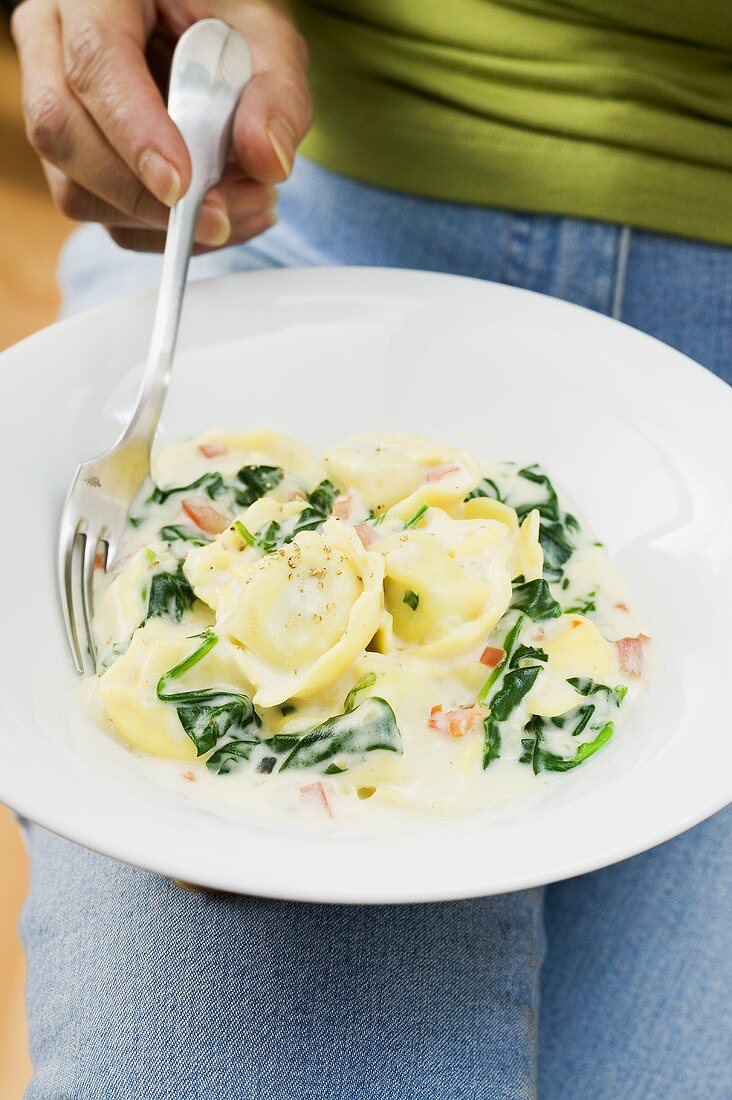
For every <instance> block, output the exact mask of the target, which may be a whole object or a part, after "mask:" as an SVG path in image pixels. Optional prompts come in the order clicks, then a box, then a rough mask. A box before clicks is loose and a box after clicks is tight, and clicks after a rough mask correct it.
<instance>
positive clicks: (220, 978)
mask: <svg viewBox="0 0 732 1100" xmlns="http://www.w3.org/2000/svg"><path fill="white" fill-rule="evenodd" d="M281 214H282V216H281V219H280V222H279V223H278V225H277V226H276V227H275V228H274V229H273V230H271V231H270V232H268V233H267V234H266V235H265V236H264V237H262V238H260V239H258V240H257V241H255V242H253V243H252V244H251V245H249V246H244V247H238V248H232V249H226V250H224V251H223V252H220V253H215V254H211V255H208V256H203V257H199V258H197V259H195V260H194V261H193V264H192V275H193V277H195V278H204V277H209V276H211V275H220V274H227V273H230V272H234V271H242V270H248V269H255V268H261V267H271V266H290V265H304V266H308V265H312V264H326V263H328V264H343V263H355V264H375V265H386V266H399V267H414V268H424V269H428V270H436V271H450V272H455V273H458V274H465V275H472V276H474V277H477V278H486V279H493V280H496V281H500V282H505V283H510V284H512V285H517V286H525V287H528V288H529V289H532V290H536V291H539V292H542V293H547V294H551V295H553V296H557V297H561V298H565V299H567V300H569V301H573V302H577V303H579V304H580V305H585V306H587V307H588V308H591V309H595V310H598V311H600V312H603V313H608V314H613V315H615V316H618V317H619V318H620V319H622V320H627V321H628V322H629V323H631V324H633V325H635V326H636V327H638V328H641V329H643V330H644V331H648V332H651V333H652V334H653V335H656V336H658V337H659V338H660V339H663V340H666V341H667V342H669V343H671V344H673V345H674V346H676V347H678V348H679V349H680V350H682V351H684V352H686V353H687V354H691V355H693V356H694V357H696V358H697V359H698V360H699V361H701V362H702V363H703V364H704V365H705V366H707V367H709V368H710V369H712V370H714V371H716V372H717V373H718V374H721V375H722V377H726V378H727V379H729V378H730V374H729V371H730V363H731V362H732V250H730V249H725V248H721V247H720V248H717V247H715V246H712V245H704V244H699V243H696V242H692V241H683V240H680V239H674V238H668V237H662V236H659V235H656V234H650V233H640V232H636V231H632V232H631V231H630V230H627V229H625V230H624V229H622V228H620V227H618V226H612V225H605V224H602V223H597V222H583V221H578V220H574V219H567V218H553V217H544V216H541V215H525V214H518V213H511V212H507V211H499V210H490V209H484V208H480V207H470V206H460V205H457V204H448V203H439V202H434V201H432V200H428V199H419V198H414V197H410V196H407V195H401V194H396V193H394V192H389V191H385V190H381V189H379V188H373V187H366V186H364V185H361V184H358V183H356V182H354V181H351V180H346V179H343V178H340V177H338V176H335V175H333V174H332V173H328V172H325V171H324V170H323V169H320V168H317V167H316V166H314V165H312V164H309V163H308V162H306V161H302V160H301V161H300V162H299V164H298V166H297V168H296V170H295V173H294V176H293V179H292V180H291V181H290V182H289V183H288V184H287V185H286V186H285V187H284V188H283V195H282V201H281ZM158 274H159V259H158V258H156V257H148V256H144V257H143V256H138V255H135V254H132V253H124V252H122V251H121V250H119V249H118V248H116V246H114V245H113V244H112V243H111V242H110V241H109V240H108V238H107V237H106V235H105V234H104V232H103V231H102V230H101V229H99V228H97V227H87V228H85V229H83V230H82V231H80V232H79V233H77V234H75V235H74V237H73V238H72V239H71V241H70V242H69V244H68V245H67V246H66V248H65V251H64V256H63V259H62V271H61V277H62V283H63V286H64V290H65V312H66V313H70V312H75V311H77V310H79V309H85V308H89V307H91V306H94V305H98V304H100V303H101V302H103V301H107V300H110V299H112V298H114V297H119V296H122V295H126V294H131V293H136V292H138V291H142V290H145V289H148V288H150V287H153V286H155V285H156V281H157V278H158ZM730 823H732V815H731V814H730V812H729V811H727V812H726V813H723V814H719V815H717V816H716V817H715V818H713V819H711V820H710V821H708V822H705V823H704V824H702V825H700V826H698V827H697V828H696V829H693V830H692V831H690V832H688V833H686V834H685V835H684V836H682V837H679V838H677V839H676V840H673V841H671V842H669V843H668V844H665V845H662V846H661V847H660V848H657V849H654V850H653V851H651V852H647V853H645V854H643V855H641V856H638V857H636V858H635V859H633V860H629V861H626V862H625V863H622V864H620V865H618V866H617V867H612V868H608V869H606V870H603V871H599V872H596V873H595V874H593V875H585V876H583V877H581V878H579V879H575V880H572V881H570V882H567V883H562V884H558V885H555V886H552V887H549V888H547V889H546V890H545V891H539V890H536V891H527V892H524V893H520V894H513V895H507V896H504V897H499V898H488V899H479V900H476V901H467V902H456V903H449V904H435V905H420V906H402V907H391V906H389V907H383V908H378V907H360V908H348V907H341V906H330V907H328V906H318V905H302V904H296V903H285V902H273V901H265V900H260V899H256V898H238V897H233V896H229V895H221V894H203V893H191V892H187V891H181V890H180V889H178V888H177V887H175V886H173V885H171V884H170V883H168V882H166V881H164V880H161V879H158V878H156V877H155V876H152V875H149V874H147V873H146V872H142V871H138V870H135V869H131V868H127V867H124V866H122V865H120V864H117V863H114V862H113V861H111V860H107V859H105V858H103V857H101V856H97V855H94V854H92V853H90V852H87V851H85V850H83V849H80V848H78V847H76V846H74V845H72V844H69V843H68V842H66V841H63V840H60V839H58V838H56V837H53V836H52V835H51V834H48V833H45V832H44V831H43V830H41V829H39V828H37V827H31V828H30V830H29V840H30V849H31V857H32V889H31V894H30V897H29V900H28V904H27V906H26V909H25V913H24V917H23V926H22V931H23V936H24V940H25V944H26V950H27V952H28V958H29V985H28V1006H29V1021H30V1029H31V1045H32V1054H33V1059H34V1064H35V1067H36V1076H35V1078H34V1081H33V1083H32V1085H31V1086H30V1089H29V1091H28V1093H27V1096H28V1098H29V1100H56V1098H59V1100H60V1098H61V1097H63V1098H70V1100H77V1098H78V1100H82V1098H83V1100H122V1098H125V1100H127V1098H130V1100H132V1098H137V1097H145V1098H146V1100H148V1098H149V1100H158V1098H163V1097H164V1098H166V1100H167V1098H168V1097H170V1098H171V1100H173V1098H174V1100H189V1098H191V1100H194V1098H195V1100H197V1098H199V1097H201V1098H204V1097H205V1098H206V1100H224V1098H226V1100H229V1098H234V1097H236V1098H237V1100H239V1098H241V1100H249V1098H250V1097H251V1098H254V1097H256V1098H257V1100H280V1098H283V1100H284V1098H285V1097H287V1100H300V1098H302V1100H310V1098H313V1100H314V1098H316V1097H317V1098H318V1100H336V1098H338V1100H341V1098H343V1100H351V1098H353V1100H371V1098H372V1097H374V1098H376V1097H379V1098H380V1100H422V1098H425V1100H427V1098H430V1100H432V1098H435V1100H438V1098H439V1100H442V1098H456V1100H458V1098H463V1097H465V1098H468V1097H469V1098H471V1100H482V1098H484V1097H485V1098H487V1100H488V1098H489V1100H512V1098H514V1097H516V1098H524V1097H526V1098H529V1097H532V1096H535V1095H536V1090H537V1069H536V1064H537V1056H538V1057H539V1058H540V1062H539V1077H538V1080H539V1085H538V1088H539V1095H540V1096H541V1098H542V1100H554V1098H555V1097H556V1098H557V1100H559V1098H561V1100H574V1098H577V1100H585V1098H589V1097H592V1098H593V1100H616V1098H618V1097H622V1098H623V1100H636V1098H637V1100H676V1098H677V1097H678V1100H682V1098H685V1097H688V1096H690V1095H696V1096H703V1097H704V1098H705V1100H717V1098H719V1100H722V1098H723V1097H726V1096H728V1095H729V1089H728V1086H727V1085H726V1080H725V1066H726V1064H727V1063H729V1061H730V1060H732V1050H730V1048H729V1041H728V1039H727V1036H728V1035H729V1033H730V1029H729V1027H727V1028H726V1030H725V1028H724V1024H723V1016H724V1012H725V1005H726V995H725V989H726V990H728V989H729V985H730V977H732V975H730V972H729V961H728V960H729V959H730V958H732V950H731V948H732V944H731V943H730V934H729V919H728V913H729V908H730V898H729V894H730V873H729V871H730V868H729V855H728V854H727V853H729V851H730V849H731V847H732V845H730V836H729V833H730ZM486 858H490V853H489V851H487V852H486ZM725 914H727V916H725ZM544 920H545V921H546V929H547V935H548V956H547V960H546V963H545V965H544V968H543V974H541V963H542V957H543V952H544V930H543V922H544ZM540 980H541V1014H540V1027H539V1028H538V1032H539V1035H538V1039H537V1021H538V1017H537V1012H538V991H539V982H540Z"/></svg>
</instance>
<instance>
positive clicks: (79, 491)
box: [58, 19, 252, 676]
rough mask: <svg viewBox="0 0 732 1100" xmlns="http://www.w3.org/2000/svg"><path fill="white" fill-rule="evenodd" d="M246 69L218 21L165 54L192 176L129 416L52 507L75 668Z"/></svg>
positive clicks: (171, 235)
mask: <svg viewBox="0 0 732 1100" xmlns="http://www.w3.org/2000/svg"><path fill="white" fill-rule="evenodd" d="M251 71H252V65H251V57H250V53H249V47H248V46H247V43H246V41H245V40H244V38H243V37H242V36H241V35H240V34H239V33H238V31H235V30H233V29H232V28H231V27H229V26H227V24H226V23H222V22H221V21H220V20H218V19H204V20H201V21H200V22H199V23H195V24H194V25H193V26H192V27H191V28H190V29H189V30H187V31H186V33H185V34H184V35H183V36H182V38H181V39H180V41H179V42H178V45H177V47H176V50H175V54H174V56H173V64H172V68H171V74H170V91H169V94H168V111H169V113H170V116H171V118H172V119H173V121H174V122H175V123H176V125H177V126H178V129H179V130H180V132H181V134H182V135H183V138H184V140H185V142H186V145H187V146H188V151H189V153H190V158H191V167H192V174H191V184H190V187H189V188H188V191H187V192H186V194H185V195H184V196H183V198H182V199H181V200H180V202H178V203H176V205H175V206H174V207H173V209H172V211H171V214H170V220H169V222H168V235H167V239H166V242H165V255H164V257H163V267H162V273H161V276H160V290H159V293H158V302H157V308H156V311H155V320H154V322H153V329H152V334H151V337H150V348H149V351H148V356H147V360H146V363H145V369H144V373H143V377H142V383H141V385H140V390H139V393H138V396H137V402H136V404H135V408H134V411H133V413H132V416H131V418H130V422H129V424H128V425H127V428H126V429H125V431H124V432H123V433H122V435H121V436H120V438H119V439H118V440H117V442H116V443H115V445H114V446H113V447H112V448H111V449H110V450H108V451H105V453H104V454H102V455H99V457H98V458H93V459H91V460H90V461H89V462H83V463H82V464H81V466H79V467H78V469H77V471H76V474H75V475H74V479H73V481H72V483H71V487H70V488H69V491H68V494H67V497H66V501H65V503H64V507H63V512H62V514H61V523H60V529H59V539H58V583H59V591H60V596H61V608H62V611H63V618H64V625H65V627H66V634H67V636H68V640H69V646H70V647H71V655H72V657H73V661H74V665H75V668H76V671H77V672H78V673H79V675H80V676H81V675H83V674H84V671H85V664H86V663H87V661H89V662H90V663H91V666H92V668H94V669H96V647H95V644H94V635H93V631H92V615H93V587H94V570H95V567H96V568H104V569H107V568H109V567H110V566H111V565H112V564H113V562H114V559H115V557H116V555H117V551H118V548H119V541H120V538H121V536H122V533H123V531H124V528H125V524H126V522H127V515H128V511H129V507H130V504H131V503H132V500H133V498H134V496H135V494H136V492H137V491H138V489H139V488H140V485H141V484H142V482H143V480H144V479H145V477H146V476H147V475H148V474H149V472H150V449H151V447H152V442H153V438H154V435H155V431H156V429H157V426H158V420H159V419H160V413H161V412H162V408H163V403H164V401H165V395H166V392H167V389H168V382H169V380H170V368H171V364H172V360H173V352H174V350H175V343H176V338H177V335H178V324H179V321H180V314H181V307H182V304H183V293H184V290H185V284H186V275H187V272H188V262H189V260H190V256H191V250H192V248H193V237H194V232H195V227H196V222H197V221H198V214H199V211H200V208H201V203H202V201H203V198H204V196H205V195H206V192H207V191H208V190H209V189H210V188H211V187H213V186H214V184H216V183H218V181H219V180H220V179H221V175H222V173H223V170H224V166H225V164H226V158H227V156H228V152H229V145H230V141H231V125H232V119H233V115H234V110H235V108H236V105H237V103H238V100H239V96H240V95H241V93H242V91H243V89H244V87H245V86H246V84H247V82H248V80H249V78H250V76H251Z"/></svg>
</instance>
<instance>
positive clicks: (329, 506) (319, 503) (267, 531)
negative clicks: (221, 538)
mask: <svg viewBox="0 0 732 1100" xmlns="http://www.w3.org/2000/svg"><path fill="white" fill-rule="evenodd" d="M337 496H338V490H337V489H336V487H335V485H332V484H331V482H330V481H328V480H326V481H321V483H320V485H317V486H316V487H315V489H313V491H312V493H308V497H307V500H308V507H307V508H303V510H302V511H301V512H298V513H297V514H296V515H294V516H291V517H290V518H289V519H287V520H284V521H283V522H282V523H278V521H277V520H272V521H271V522H270V523H268V524H267V526H266V527H263V528H262V530H261V531H259V532H258V533H257V534H256V535H255V534H252V532H251V531H248V530H247V529H246V527H244V524H243V523H240V522H237V523H235V527H236V529H237V531H238V532H239V534H240V535H241V536H242V538H243V539H245V540H246V541H247V542H248V543H249V544H250V545H251V546H258V547H259V549H260V550H263V551H264V553H265V554H271V553H272V551H273V550H279V549H280V547H282V546H285V545H286V544H287V543H288V542H292V540H293V539H294V537H295V535H297V534H299V533H300V531H316V530H318V529H319V528H320V527H322V526H323V524H324V523H325V521H326V520H327V518H328V516H329V515H330V513H331V511H332V510H333V502H334V500H335V498H336V497H337Z"/></svg>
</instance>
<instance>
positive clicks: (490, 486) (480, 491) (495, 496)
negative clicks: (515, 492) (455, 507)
mask: <svg viewBox="0 0 732 1100" xmlns="http://www.w3.org/2000/svg"><path fill="white" fill-rule="evenodd" d="M474 497H490V498H491V499H492V500H498V501H500V502H501V504H503V503H504V498H503V497H502V496H501V493H500V490H499V488H498V486H497V485H496V483H495V481H491V479H490V478H489V477H484V478H481V480H480V481H479V482H478V484H477V485H476V486H475V488H474V489H473V490H472V491H471V492H470V493H468V495H467V496H466V498H465V499H466V500H473V498H474Z"/></svg>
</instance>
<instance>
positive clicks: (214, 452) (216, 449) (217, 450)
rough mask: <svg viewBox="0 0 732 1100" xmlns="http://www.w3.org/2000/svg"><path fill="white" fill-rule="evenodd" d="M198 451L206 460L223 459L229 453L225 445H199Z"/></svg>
mask: <svg viewBox="0 0 732 1100" xmlns="http://www.w3.org/2000/svg"><path fill="white" fill-rule="evenodd" d="M198 449H199V451H200V452H201V454H202V455H203V457H204V458H221V455H225V454H226V452H227V451H228V449H229V448H228V447H224V445H223V443H199V444H198Z"/></svg>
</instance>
